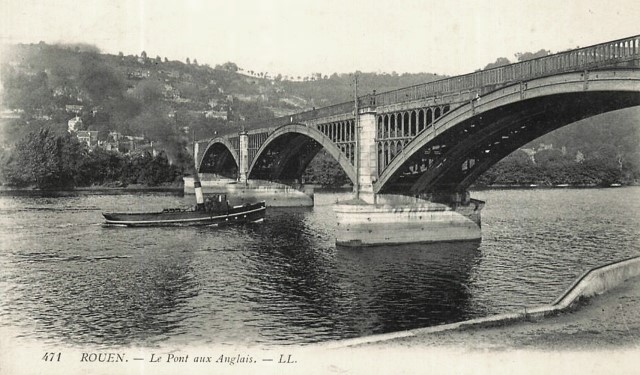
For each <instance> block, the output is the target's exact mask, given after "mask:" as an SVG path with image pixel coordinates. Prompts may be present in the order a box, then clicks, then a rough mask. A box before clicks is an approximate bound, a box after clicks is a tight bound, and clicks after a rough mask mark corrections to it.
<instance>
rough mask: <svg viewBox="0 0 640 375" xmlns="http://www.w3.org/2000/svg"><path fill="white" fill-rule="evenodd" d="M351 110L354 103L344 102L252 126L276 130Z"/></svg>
mask: <svg viewBox="0 0 640 375" xmlns="http://www.w3.org/2000/svg"><path fill="white" fill-rule="evenodd" d="M353 110H354V103H353V102H346V103H339V104H335V105H331V106H328V107H321V108H314V109H312V110H309V111H304V112H300V113H295V114H292V115H289V116H283V117H277V118H272V119H268V120H261V121H256V122H255V123H253V124H259V125H260V126H261V127H263V128H276V127H278V126H282V125H287V124H296V123H302V122H305V121H309V120H313V119H317V118H322V117H329V116H335V115H341V114H345V113H349V112H353Z"/></svg>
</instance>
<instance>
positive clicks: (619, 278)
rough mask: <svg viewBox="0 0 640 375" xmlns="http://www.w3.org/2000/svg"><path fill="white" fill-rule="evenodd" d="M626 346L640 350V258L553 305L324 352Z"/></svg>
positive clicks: (584, 278) (593, 273) (337, 344)
mask: <svg viewBox="0 0 640 375" xmlns="http://www.w3.org/2000/svg"><path fill="white" fill-rule="evenodd" d="M616 305H617V306H616ZM594 326H595V328H594ZM598 327H600V328H601V329H602V331H600V330H598V329H597V328H598ZM620 331H626V333H627V335H626V337H624V340H618V338H620V336H621V335H620ZM575 337H581V338H582V339H581V340H576V339H574V338H575ZM585 338H586V339H585ZM625 344H626V345H631V346H632V347H633V346H635V347H636V349H638V348H640V256H635V257H632V258H629V259H625V260H622V261H617V262H613V263H609V264H605V265H602V266H598V267H594V268H591V269H590V270H588V271H586V272H585V273H583V274H582V275H581V276H580V277H578V278H577V279H576V280H575V281H574V282H573V284H572V285H571V286H570V287H569V288H568V289H567V290H566V291H565V292H564V293H562V295H561V296H559V297H558V298H557V299H556V300H555V301H554V302H552V303H551V304H549V305H542V306H530V307H525V308H524V309H523V310H521V311H515V312H512V313H504V314H497V315H489V316H486V317H483V318H477V319H471V320H467V321H462V322H457V323H451V324H445V325H439V326H432V327H425V328H416V329H411V330H406V331H398V332H390V333H385V334H378V335H371V336H365V337H359V338H353V339H346V340H338V341H334V342H329V343H323V344H319V345H318V346H319V347H322V348H326V349H344V348H351V349H353V348H390V347H391V348H393V347H411V348H434V347H443V346H444V347H454V348H463V349H467V350H468V349H471V350H487V349H491V350H514V349H522V348H527V349H536V350H550V349H553V348H558V347H559V348H560V349H572V350H573V349H578V350H584V349H600V348H602V346H603V345H604V346H610V347H613V348H615V347H617V346H619V345H623V346H624V345H625Z"/></svg>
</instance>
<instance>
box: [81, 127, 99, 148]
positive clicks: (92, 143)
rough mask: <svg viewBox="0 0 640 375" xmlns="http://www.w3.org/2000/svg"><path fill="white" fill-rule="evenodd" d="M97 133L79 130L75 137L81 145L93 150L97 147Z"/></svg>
mask: <svg viewBox="0 0 640 375" xmlns="http://www.w3.org/2000/svg"><path fill="white" fill-rule="evenodd" d="M98 133H99V132H98V131H95V130H80V131H78V132H77V133H76V137H78V140H79V141H80V142H81V143H84V144H86V145H87V146H88V147H90V148H93V147H96V146H97V145H98Z"/></svg>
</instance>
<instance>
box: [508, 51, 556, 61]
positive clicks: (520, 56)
mask: <svg viewBox="0 0 640 375" xmlns="http://www.w3.org/2000/svg"><path fill="white" fill-rule="evenodd" d="M550 53H551V51H548V50H546V49H541V50H540V51H538V52H533V53H531V52H518V53H516V54H515V57H516V59H517V60H518V61H527V60H533V59H537V58H538V57H544V56H547V55H549V54H550Z"/></svg>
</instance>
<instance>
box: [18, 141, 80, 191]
mask: <svg viewBox="0 0 640 375" xmlns="http://www.w3.org/2000/svg"><path fill="white" fill-rule="evenodd" d="M84 156H85V155H84V149H83V147H82V145H81V144H80V143H79V142H78V140H77V139H76V138H75V137H73V136H71V135H69V134H63V135H55V134H53V132H51V131H50V130H49V129H48V128H43V129H40V131H37V132H31V133H29V134H28V135H27V136H26V137H24V138H23V139H21V140H20V142H18V145H17V146H16V149H15V153H14V154H13V156H12V162H11V163H10V165H9V166H8V168H7V171H6V172H7V179H8V180H9V182H10V183H12V184H14V185H18V186H25V185H35V187H37V188H39V189H57V188H68V187H73V186H74V185H75V179H74V178H75V176H76V174H77V172H78V169H79V165H80V164H81V163H82V160H83V159H84Z"/></svg>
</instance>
